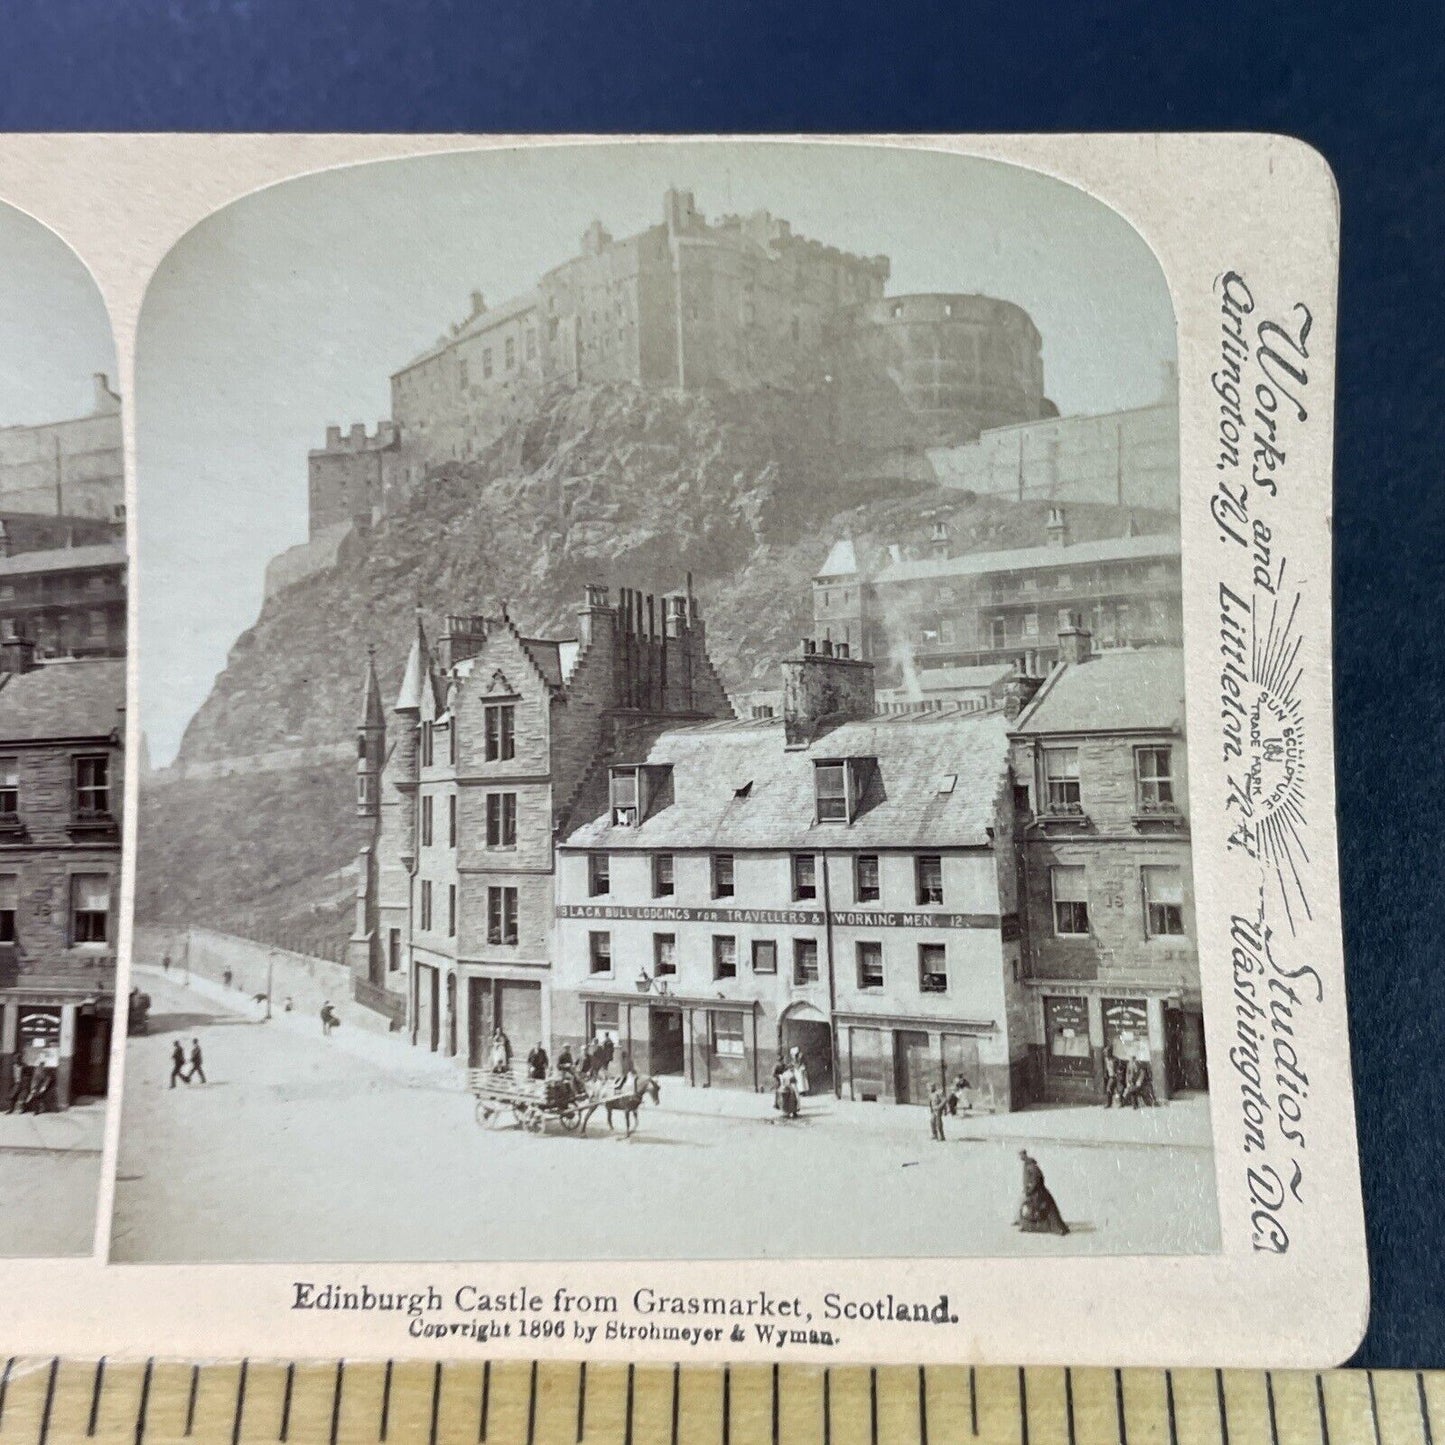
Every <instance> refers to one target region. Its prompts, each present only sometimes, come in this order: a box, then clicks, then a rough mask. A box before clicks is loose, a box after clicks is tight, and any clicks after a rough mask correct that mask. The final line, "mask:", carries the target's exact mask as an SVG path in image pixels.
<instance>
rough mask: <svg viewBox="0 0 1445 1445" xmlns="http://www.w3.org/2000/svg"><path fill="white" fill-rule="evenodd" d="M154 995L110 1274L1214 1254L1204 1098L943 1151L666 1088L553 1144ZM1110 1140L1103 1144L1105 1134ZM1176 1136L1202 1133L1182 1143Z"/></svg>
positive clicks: (178, 998)
mask: <svg viewBox="0 0 1445 1445" xmlns="http://www.w3.org/2000/svg"><path fill="white" fill-rule="evenodd" d="M145 987H146V989H147V991H149V992H150V993H151V995H152V998H153V1006H152V1014H151V1023H152V1031H151V1034H150V1036H149V1037H145V1038H138V1039H132V1040H130V1041H129V1045H128V1049H129V1051H128V1055H127V1066H126V1089H125V1102H124V1110H123V1127H122V1138H121V1147H120V1161H119V1171H118V1177H117V1182H116V1195H115V1217H114V1232H113V1245H112V1258H113V1259H115V1260H117V1261H132V1262H136V1261H202V1260H205V1261H242V1260H277V1261H280V1260H318V1261H320V1260H387V1259H395V1260H448V1259H479V1260H480V1259H528V1258H549V1259H609V1258H614V1259H615V1258H678V1259H687V1258H693V1259H701V1258H756V1257H764V1256H778V1257H817V1256H834V1257H858V1256H888V1255H911V1256H929V1255H937V1256H950V1255H998V1254H1005V1255H1029V1256H1032V1255H1046V1256H1047V1255H1062V1254H1080V1253H1091V1254H1093V1253H1104V1254H1119V1253H1194V1252H1201V1251H1208V1250H1212V1249H1215V1248H1217V1247H1218V1235H1217V1223H1216V1214H1215V1202H1214V1200H1215V1181H1214V1168H1213V1156H1212V1153H1211V1152H1210V1150H1209V1148H1208V1147H1207V1144H1205V1143H1201V1142H1200V1141H1201V1140H1207V1137H1208V1136H1207V1129H1206V1130H1204V1131H1201V1129H1200V1128H1199V1127H1198V1122H1199V1120H1200V1119H1204V1122H1205V1124H1206V1125H1207V1118H1205V1116H1204V1115H1203V1101H1202V1100H1198V1099H1196V1100H1187V1101H1184V1102H1183V1103H1180V1104H1173V1105H1170V1106H1168V1108H1166V1109H1160V1110H1155V1111H1144V1113H1143V1114H1142V1115H1133V1116H1132V1117H1125V1116H1121V1115H1115V1114H1106V1113H1105V1111H1103V1110H1101V1109H1073V1110H1040V1111H1035V1112H1030V1113H1027V1114H1019V1115H1012V1116H1007V1117H1006V1118H996V1119H985V1120H980V1121H971V1120H970V1121H964V1120H950V1121H949V1129H950V1136H951V1137H950V1139H949V1141H948V1142H947V1143H944V1144H938V1143H934V1142H932V1141H930V1139H929V1137H928V1116H927V1113H926V1111H924V1110H921V1109H909V1108H883V1107H879V1106H866V1105H843V1106H837V1107H836V1108H834V1109H832V1110H828V1109H826V1107H821V1108H819V1109H814V1107H813V1101H809V1114H805V1117H804V1118H803V1119H802V1120H800V1121H798V1122H796V1123H792V1124H787V1123H782V1122H781V1121H779V1122H777V1123H774V1122H773V1121H772V1116H771V1111H770V1110H769V1109H768V1108H767V1102H768V1101H767V1099H766V1098H764V1099H762V1100H759V1099H757V1098H756V1096H751V1095H749V1096H745V1098H744V1099H743V1100H736V1096H734V1102H736V1103H737V1104H740V1105H741V1109H740V1110H739V1112H742V1111H744V1110H746V1111H747V1117H735V1116H728V1115H722V1114H718V1113H711V1112H700V1111H699V1109H698V1107H697V1106H698V1105H703V1106H708V1105H711V1104H713V1103H714V1102H716V1101H717V1100H718V1098H719V1096H720V1094H721V1091H717V1093H716V1094H714V1095H713V1097H712V1098H711V1099H701V1100H699V1099H696V1098H694V1099H690V1100H682V1101H680V1102H681V1103H682V1104H683V1105H684V1106H685V1107H669V1094H670V1093H672V1094H673V1095H674V1096H676V1095H681V1094H683V1093H685V1092H690V1091H686V1090H685V1088H684V1086H683V1085H681V1084H672V1083H670V1081H668V1082H664V1085H663V1103H662V1107H661V1108H658V1107H656V1106H654V1105H652V1104H651V1103H648V1104H645V1105H644V1106H643V1111H642V1115H641V1126H640V1128H639V1130H638V1132H637V1134H636V1135H635V1136H634V1137H633V1138H632V1139H630V1140H625V1139H624V1138H623V1137H622V1136H621V1135H620V1134H614V1135H613V1136H611V1137H609V1136H608V1133H607V1125H606V1122H605V1118H604V1117H603V1116H601V1115H598V1116H596V1117H594V1119H593V1121H592V1123H591V1125H590V1127H589V1129H588V1131H587V1134H586V1135H585V1136H584V1137H577V1136H572V1135H567V1134H564V1133H562V1132H561V1131H560V1130H557V1129H556V1128H555V1126H552V1127H549V1129H548V1131H547V1132H546V1134H545V1135H541V1136H537V1135H530V1134H525V1133H523V1132H522V1131H520V1130H516V1129H504V1130H484V1129H482V1128H480V1127H478V1125H477V1124H476V1122H475V1120H474V1117H473V1103H472V1099H471V1098H470V1096H469V1095H467V1094H466V1093H465V1092H464V1090H463V1088H462V1075H461V1073H460V1071H450V1070H448V1069H446V1068H444V1067H443V1066H441V1065H440V1064H439V1063H438V1061H436V1060H434V1059H430V1058H427V1057H425V1056H421V1057H418V1056H417V1055H416V1053H415V1051H413V1050H411V1049H409V1048H408V1047H407V1046H406V1045H405V1044H404V1043H403V1042H402V1041H401V1039H400V1038H399V1037H396V1038H384V1037H375V1038H374V1039H362V1038H359V1037H355V1036H354V1035H353V1037H351V1038H349V1039H348V1040H347V1042H346V1043H343V1042H342V1040H341V1038H340V1036H339V1035H338V1036H337V1037H333V1038H332V1039H323V1038H322V1036H321V1030H320V1027H319V1024H317V1023H316V1022H315V1021H314V1020H312V1019H310V1018H305V1019H303V1018H301V1017H300V1016H294V1015H293V1016H289V1017H287V1018H285V1019H281V1018H278V1019H276V1020H273V1021H271V1022H269V1023H264V1022H261V1021H259V1018H258V1016H257V1012H256V1010H254V1009H253V1008H250V1006H249V1005H248V1003H247V1002H246V1001H244V1000H242V999H241V998H240V996H239V995H236V996H234V1000H233V1001H223V1000H222V999H220V998H218V997H216V996H215V993H216V989H215V986H214V985H211V986H210V991H209V992H207V991H206V990H204V989H202V988H201V987H200V986H199V985H198V986H196V987H193V988H189V989H188V988H187V987H185V986H183V985H182V984H181V983H180V982H179V981H178V980H175V979H174V978H172V979H166V980H162V979H161V978H159V977H158V976H148V977H147V979H146V981H145ZM341 1032H342V1033H345V1032H346V1031H345V1030H344V1029H343V1030H342V1031H341ZM177 1038H180V1039H181V1040H182V1041H183V1042H184V1044H185V1046H186V1048H187V1050H188V1051H189V1048H190V1044H191V1040H192V1038H198V1039H199V1040H200V1043H201V1047H202V1049H203V1050H204V1052H205V1059H206V1074H207V1077H208V1079H209V1082H208V1083H206V1084H204V1085H203V1084H200V1083H195V1084H191V1085H180V1086H177V1087H176V1088H174V1089H173V1088H170V1087H168V1078H169V1075H170V1050H171V1046H172V1042H173V1041H174V1040H175V1039H177ZM363 1045H364V1047H363ZM673 1102H674V1104H677V1103H679V1101H678V1100H677V1099H676V1098H675V1097H674V1100H673ZM833 1102H834V1101H832V1100H831V1099H829V1100H827V1101H826V1103H827V1104H828V1105H832V1104H833ZM860 1111H861V1112H860ZM1190 1111H1192V1112H1190ZM810 1115H811V1117H810ZM1161 1121H1162V1122H1161ZM619 1122H620V1121H619ZM1101 1129H1103V1130H1106V1131H1113V1132H1112V1133H1108V1132H1106V1133H1105V1134H1104V1136H1103V1138H1102V1139H1101V1138H1099V1137H1095V1136H1096V1135H1097V1134H1098V1131H1099V1130H1101ZM1171 1129H1172V1130H1174V1131H1175V1132H1178V1133H1180V1134H1181V1135H1183V1136H1187V1141H1186V1142H1178V1141H1175V1142H1168V1140H1169V1138H1170V1133H1169V1131H1170V1130H1171ZM1121 1131H1122V1132H1121ZM1161 1131H1162V1133H1161ZM1151 1141H1152V1142H1151ZM1024 1143H1027V1144H1028V1147H1029V1148H1030V1152H1032V1153H1033V1154H1034V1155H1035V1157H1036V1158H1037V1159H1038V1161H1039V1163H1040V1165H1041V1166H1042V1168H1043V1170H1044V1173H1045V1175H1046V1178H1047V1182H1048V1185H1049V1188H1050V1189H1051V1190H1052V1191H1053V1193H1054V1195H1055V1197H1056V1198H1057V1199H1058V1201H1059V1205H1060V1208H1061V1209H1062V1211H1063V1214H1064V1217H1065V1219H1066V1220H1067V1221H1068V1222H1069V1224H1070V1227H1071V1230H1072V1232H1071V1234H1070V1235H1069V1236H1068V1237H1067V1238H1057V1237H1054V1236H1052V1235H1022V1234H1020V1233H1019V1232H1018V1231H1016V1230H1015V1229H1013V1228H1012V1227H1011V1221H1012V1220H1013V1218H1014V1215H1015V1211H1016V1210H1017V1207H1018V1199H1019V1189H1020V1164H1019V1160H1018V1157H1017V1152H1018V1149H1019V1147H1021V1145H1022V1144H1024Z"/></svg>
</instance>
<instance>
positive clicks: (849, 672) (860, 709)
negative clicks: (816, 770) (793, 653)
mask: <svg viewBox="0 0 1445 1445" xmlns="http://www.w3.org/2000/svg"><path fill="white" fill-rule="evenodd" d="M848 652H849V649H848V647H847V645H846V644H841V645H840V648H839V649H837V650H835V649H834V647H833V644H832V643H831V642H827V641H825V642H824V643H823V644H822V646H821V648H820V647H819V646H818V644H817V643H816V642H814V640H813V639H812V638H804V639H803V646H802V650H801V653H800V654H799V656H797V657H789V658H785V659H784V660H783V736H784V739H785V741H786V744H787V746H788V747H790V748H802V747H807V746H808V744H809V743H811V742H813V741H815V740H816V739H817V738H819V737H821V736H822V735H823V734H824V733H826V732H828V731H830V730H831V729H833V728H835V727H838V726H839V725H840V724H842V723H846V722H857V721H860V720H862V719H864V718H870V717H872V716H873V713H874V710H875V706H876V701H875V694H874V690H873V664H872V663H871V662H863V661H861V660H859V659H858V658H855V657H850V656H848Z"/></svg>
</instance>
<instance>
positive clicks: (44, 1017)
mask: <svg viewBox="0 0 1445 1445" xmlns="http://www.w3.org/2000/svg"><path fill="white" fill-rule="evenodd" d="M124 708H125V664H124V662H123V661H120V660H93V661H84V662H79V661H75V662H56V663H48V664H44V665H42V666H39V667H34V668H29V669H28V670H22V671H15V670H12V671H11V672H10V673H8V674H7V675H6V677H5V680H4V683H3V685H0V1099H3V1100H4V1101H6V1102H8V1101H9V1098H10V1093H11V1090H12V1089H13V1088H14V1087H15V1085H16V1082H17V1080H16V1074H15V1066H16V1064H17V1063H24V1064H29V1065H35V1064H38V1063H42V1062H43V1063H46V1064H48V1065H49V1066H50V1067H52V1068H54V1070H55V1094H54V1099H55V1103H56V1105H57V1106H58V1107H60V1108H64V1107H66V1106H67V1105H68V1104H69V1102H70V1100H71V1098H72V1096H73V1095H75V1094H81V1093H85V1094H103V1093H104V1092H105V1090H106V1079H107V1072H108V1061H109V1046H110V1030H111V1024H112V1020H113V1018H114V1009H115V963H116V943H117V938H118V935H119V917H118V913H117V906H118V899H119V888H120V865H121V853H120V809H121V799H122V796H123V792H124V776H123V757H122V750H121V737H122V733H121V730H122V728H123V725H124Z"/></svg>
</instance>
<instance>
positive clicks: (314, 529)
mask: <svg viewBox="0 0 1445 1445" xmlns="http://www.w3.org/2000/svg"><path fill="white" fill-rule="evenodd" d="M397 447H398V441H397V429H396V425H395V423H394V422H390V421H383V422H378V423H377V427H376V431H375V432H374V433H368V432H367V430H366V427H365V425H364V424H363V423H361V422H357V423H356V424H355V425H353V426H352V428H351V430H350V431H348V432H347V433H346V434H345V435H343V434H342V431H341V428H340V427H339V426H331V427H327V428H326V445H325V446H324V447H318V448H316V449H314V450H313V451H311V452H310V453H309V454H308V455H307V459H306V472H307V498H308V506H309V515H310V519H311V538H312V540H315V539H316V538H317V537H319V536H321V535H323V534H326V533H328V532H330V531H332V530H334V529H335V528H337V527H338V526H340V527H347V528H350V527H352V526H355V525H356V524H358V523H361V524H363V525H364V524H367V523H370V522H371V521H372V520H374V519H375V518H376V517H378V516H380V515H381V512H382V511H383V509H384V506H385V498H386V495H387V492H388V489H389V487H391V486H392V485H393V484H394V481H395V472H396V470H397V467H398V461H397Z"/></svg>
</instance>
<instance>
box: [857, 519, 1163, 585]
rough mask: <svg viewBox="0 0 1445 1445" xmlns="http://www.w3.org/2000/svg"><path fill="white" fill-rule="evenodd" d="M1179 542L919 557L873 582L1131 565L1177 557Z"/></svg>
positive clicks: (1123, 540)
mask: <svg viewBox="0 0 1445 1445" xmlns="http://www.w3.org/2000/svg"><path fill="white" fill-rule="evenodd" d="M1178 555H1179V538H1178V536H1177V535H1176V534H1175V533H1173V532H1164V533H1157V534H1155V535H1154V536H1150V537H1101V538H1099V539H1097V540H1096V541H1093V542H1071V543H1069V545H1068V546H1067V547H1053V546H1048V545H1045V546H1042V547H1017V548H1014V549H1013V550H1012V551H1007V552H968V553H965V554H964V555H963V556H961V557H920V558H917V559H915V560H912V561H897V562H890V563H889V564H888V566H886V567H885V568H884V569H883V570H882V571H881V572H880V573H879V574H878V576H877V577H876V578H875V579H874V580H875V581H876V582H877V583H878V584H879V585H882V584H884V583H888V582H921V581H925V580H928V579H930V578H938V579H943V578H947V577H977V576H980V575H983V574H987V573H990V572H1027V571H1033V570H1034V569H1036V568H1039V567H1080V566H1084V565H1085V564H1087V563H1090V562H1132V561H1143V560H1151V559H1153V558H1157V557H1177V556H1178Z"/></svg>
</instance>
